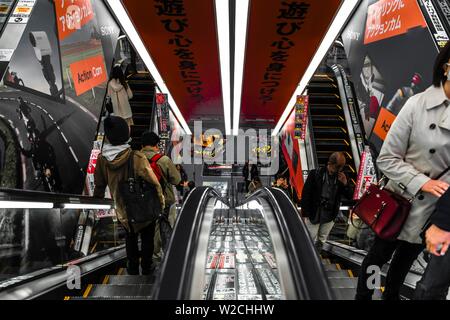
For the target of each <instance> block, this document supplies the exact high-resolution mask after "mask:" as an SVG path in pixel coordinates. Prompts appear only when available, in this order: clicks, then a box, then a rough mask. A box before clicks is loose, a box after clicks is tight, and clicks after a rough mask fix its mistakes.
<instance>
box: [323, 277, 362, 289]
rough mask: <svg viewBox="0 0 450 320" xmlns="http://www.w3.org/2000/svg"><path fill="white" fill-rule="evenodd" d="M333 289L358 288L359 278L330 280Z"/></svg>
mask: <svg viewBox="0 0 450 320" xmlns="http://www.w3.org/2000/svg"><path fill="white" fill-rule="evenodd" d="M328 281H329V282H330V286H331V288H344V289H346V288H356V285H357V284H358V278H350V277H346V278H328Z"/></svg>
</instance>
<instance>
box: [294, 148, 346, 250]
mask: <svg viewBox="0 0 450 320" xmlns="http://www.w3.org/2000/svg"><path fill="white" fill-rule="evenodd" d="M345 164H346V159H345V156H344V154H343V153H342V152H334V153H333V154H331V156H330V157H329V159H328V164H327V166H326V167H321V168H318V169H314V170H312V171H310V173H309V174H308V178H307V179H306V182H305V185H304V187H303V192H302V200H301V206H302V216H303V217H304V218H308V219H306V225H307V227H308V229H309V232H310V234H311V237H312V238H313V240H314V242H315V243H316V246H317V248H318V250H319V251H320V250H321V249H322V245H323V243H324V242H325V241H326V240H327V238H328V235H329V234H330V232H331V229H332V228H333V226H334V220H335V219H336V217H337V215H338V213H339V208H340V205H341V197H342V196H345V197H346V198H348V199H351V198H352V196H353V190H352V188H351V187H350V186H349V183H348V179H347V176H346V174H345V173H344V171H343V170H344V167H345Z"/></svg>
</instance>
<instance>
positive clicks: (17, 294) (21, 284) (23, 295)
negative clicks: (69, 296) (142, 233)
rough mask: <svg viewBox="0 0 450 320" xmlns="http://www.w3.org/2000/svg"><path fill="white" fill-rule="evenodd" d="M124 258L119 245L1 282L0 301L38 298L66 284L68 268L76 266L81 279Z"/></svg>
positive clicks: (124, 254) (121, 247) (122, 248)
mask: <svg viewBox="0 0 450 320" xmlns="http://www.w3.org/2000/svg"><path fill="white" fill-rule="evenodd" d="M124 258H126V252H125V245H119V246H116V247H113V248H109V249H106V250H103V251H100V252H96V253H94V254H91V255H89V256H86V257H83V258H79V259H75V260H71V261H68V262H66V263H64V264H61V265H57V266H53V267H48V268H44V269H40V270H36V271H33V272H31V273H29V274H25V275H20V276H17V277H14V278H11V279H8V280H5V281H3V282H2V283H4V285H2V286H0V300H11V299H14V300H16V299H18V298H20V299H23V300H31V299H36V298H39V297H40V296H43V295H45V294H47V293H49V292H51V291H53V290H56V289H58V288H61V287H62V286H64V285H66V284H67V281H68V273H67V270H68V267H70V266H77V267H78V268H79V270H80V277H81V278H83V277H85V276H87V275H88V274H91V273H93V272H97V271H99V270H101V269H103V268H105V267H106V266H109V265H111V264H113V263H116V262H117V261H120V260H123V259H124Z"/></svg>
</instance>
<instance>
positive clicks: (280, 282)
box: [0, 187, 355, 300]
mask: <svg viewBox="0 0 450 320" xmlns="http://www.w3.org/2000/svg"><path fill="white" fill-rule="evenodd" d="M125 262H126V253H125V247H124V245H123V244H121V245H119V246H116V247H112V248H109V249H105V250H103V251H101V252H97V253H94V254H91V255H88V256H86V257H84V258H81V259H77V260H73V261H69V262H67V263H65V264H63V265H58V266H55V267H53V268H50V269H44V270H39V271H37V272H36V273H34V274H31V275H26V276H25V277H22V278H21V279H16V281H17V282H16V283H14V284H12V285H10V286H8V287H5V289H4V290H3V288H0V299H60V300H62V299H64V300H110V299H113V300H114V299H133V300H135V299H137V300H148V299H156V300H165V299H170V300H173V299H174V300H179V299H187V300H191V299H212V300H230V299H231V300H235V299H238V300H285V299H288V300H332V299H335V298H347V299H348V298H349V297H348V296H346V295H345V293H344V291H348V290H347V289H348V286H349V283H350V284H352V283H354V282H355V280H354V279H351V274H350V273H349V272H347V273H345V272H343V270H339V266H338V265H336V264H332V263H331V262H330V261H328V260H326V259H322V258H321V257H320V256H319V254H318V253H317V251H316V249H315V247H314V245H313V242H312V240H311V238H310V236H309V233H308V230H307V228H306V226H305V225H304V224H303V222H302V220H301V219H300V218H299V215H298V211H297V209H296V208H295V207H294V205H293V204H292V202H291V201H290V200H289V198H288V196H287V195H286V194H285V193H284V192H283V191H281V190H279V189H277V188H262V189H259V190H257V191H256V192H255V193H254V194H252V195H251V196H250V197H248V198H246V199H245V200H244V201H243V203H241V204H239V205H238V206H236V207H235V208H232V207H230V206H229V203H228V201H227V200H225V199H223V198H222V197H221V195H220V194H218V193H217V192H216V191H215V190H214V189H212V188H210V187H198V188H195V189H194V190H193V191H191V192H190V194H189V196H188V198H187V199H186V200H185V202H184V204H183V206H182V207H181V209H180V212H179V214H178V218H177V222H176V224H175V227H174V231H173V235H172V238H171V240H170V243H169V246H168V251H167V253H166V255H165V257H164V259H163V261H162V263H161V264H160V265H159V266H158V267H157V268H156V269H155V271H154V273H153V274H151V275H148V276H134V275H133V276H131V275H127V274H126V271H125V270H126V269H125V266H126V263H125ZM70 268H76V269H77V270H79V275H80V277H81V287H80V288H75V289H73V288H70V287H69V286H68V285H67V283H68V282H67V281H68V280H67V279H68V274H69V273H68V270H69V269H70ZM347 275H348V276H347ZM24 292H26V293H27V294H26V295H25V294H24Z"/></svg>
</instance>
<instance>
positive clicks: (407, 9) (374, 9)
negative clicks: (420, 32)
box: [364, 0, 427, 44]
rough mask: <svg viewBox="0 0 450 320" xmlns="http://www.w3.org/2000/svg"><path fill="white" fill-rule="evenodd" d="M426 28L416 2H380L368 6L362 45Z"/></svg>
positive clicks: (406, 0) (389, 0) (391, 0)
mask: <svg viewBox="0 0 450 320" xmlns="http://www.w3.org/2000/svg"><path fill="white" fill-rule="evenodd" d="M426 26H427V24H426V21H425V19H424V17H423V15H422V12H421V10H420V7H419V5H418V4H417V1H411V0H380V1H378V2H376V3H374V4H372V5H370V6H369V9H368V13H367V22H366V30H365V34H364V44H368V43H371V42H375V41H379V40H383V39H387V38H391V37H393V36H397V35H400V34H403V33H406V32H407V31H408V30H409V29H412V28H414V27H422V28H425V27H426Z"/></svg>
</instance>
